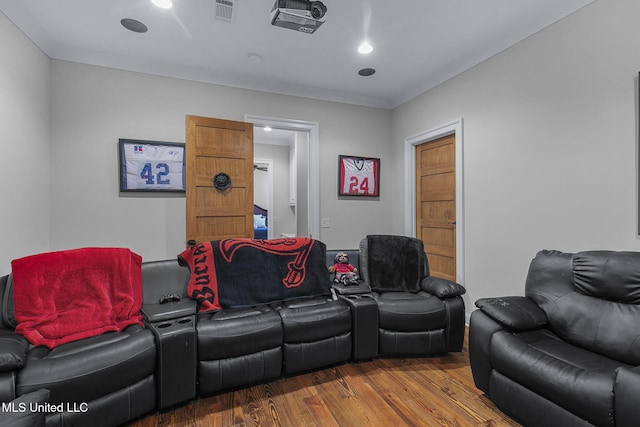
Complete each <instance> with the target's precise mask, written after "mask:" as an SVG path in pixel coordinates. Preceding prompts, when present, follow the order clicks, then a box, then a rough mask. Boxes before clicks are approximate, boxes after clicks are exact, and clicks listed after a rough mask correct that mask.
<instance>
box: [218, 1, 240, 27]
mask: <svg viewBox="0 0 640 427" xmlns="http://www.w3.org/2000/svg"><path fill="white" fill-rule="evenodd" d="M237 4H238V0H216V4H215V12H214V18H215V20H216V21H222V22H229V23H233V22H234V21H235V18H236V12H237V6H238V5H237Z"/></svg>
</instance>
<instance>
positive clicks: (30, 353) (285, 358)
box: [0, 236, 464, 426]
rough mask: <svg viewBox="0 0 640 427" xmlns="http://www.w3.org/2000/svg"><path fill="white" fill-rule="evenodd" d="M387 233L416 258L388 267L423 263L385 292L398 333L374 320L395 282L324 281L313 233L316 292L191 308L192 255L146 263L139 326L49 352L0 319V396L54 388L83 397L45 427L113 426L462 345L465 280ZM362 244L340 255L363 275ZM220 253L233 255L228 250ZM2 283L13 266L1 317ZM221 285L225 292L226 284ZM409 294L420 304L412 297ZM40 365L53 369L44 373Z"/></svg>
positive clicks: (195, 273)
mask: <svg viewBox="0 0 640 427" xmlns="http://www.w3.org/2000/svg"><path fill="white" fill-rule="evenodd" d="M365 240H366V239H365ZM374 240H375V238H374ZM391 240H393V241H394V242H395V243H394V244H396V245H398V244H400V245H401V246H402V245H403V244H409V245H411V246H412V247H413V248H416V247H417V248H419V250H418V253H417V254H414V255H410V254H409V253H408V252H406V251H405V252H403V251H400V252H398V254H397V255H396V256H395V257H390V262H392V263H393V264H394V265H395V268H399V267H402V261H401V259H400V258H401V257H402V256H407V257H410V256H417V257H418V258H419V259H420V261H419V263H418V264H416V265H417V266H418V268H419V269H420V271H419V274H418V275H417V276H415V279H416V280H417V281H418V283H416V284H414V285H413V287H412V289H411V290H409V289H407V286H408V285H407V284H406V283H405V284H402V289H398V291H397V292H398V296H399V299H398V300H394V299H393V298H391V300H392V301H394V302H393V303H392V305H391V306H389V305H388V306H389V307H396V308H397V307H400V308H402V307H408V308H409V311H410V312H409V313H406V314H405V315H403V314H402V313H399V314H398V316H397V318H395V320H394V318H393V315H391V320H392V322H391V323H395V324H396V326H398V328H399V330H400V331H392V332H389V330H390V329H389V328H390V327H389V325H387V326H384V327H383V324H382V322H380V321H379V319H380V318H382V317H385V316H386V317H387V318H389V316H390V313H391V312H390V311H387V312H386V313H385V312H384V308H383V307H382V306H383V305H384V304H381V303H380V294H381V293H389V295H391V294H392V293H393V292H394V291H393V290H392V289H393V283H386V284H384V285H381V286H382V288H383V289H382V288H381V289H378V291H375V286H373V287H374V291H375V292H372V291H371V286H370V284H369V283H368V282H365V281H360V283H359V284H358V285H349V286H340V285H336V286H335V287H334V288H332V283H331V281H330V278H329V273H328V271H327V265H329V264H332V263H333V257H334V256H335V253H336V251H326V249H325V246H324V244H323V243H322V242H318V241H315V248H318V249H319V251H320V252H319V253H320V255H321V256H322V262H321V265H320V264H319V263H316V264H314V265H313V266H307V267H306V268H310V269H313V270H314V272H313V274H316V275H317V277H318V278H321V279H318V280H319V281H320V282H319V284H320V285H321V287H320V288H321V291H320V292H318V289H319V288H318V287H315V288H313V289H314V290H313V291H312V292H310V293H309V294H305V293H304V291H301V292H302V293H300V294H298V295H296V296H295V297H291V298H284V299H283V298H280V299H278V298H276V299H274V300H270V301H262V302H261V303H255V304H238V305H237V306H233V307H226V306H225V307H220V308H218V309H215V310H209V311H198V307H199V305H198V304H200V303H199V302H196V300H194V299H192V298H190V293H189V291H190V290H191V291H192V292H193V288H192V287H190V286H192V285H194V280H195V281H196V282H197V281H198V280H200V281H201V282H200V283H204V282H202V280H203V277H202V275H201V274H200V273H201V272H202V271H203V270H202V264H199V262H200V261H201V260H200V259H197V260H196V263H195V264H194V263H191V264H189V262H186V263H184V264H186V266H185V265H180V264H181V263H179V262H178V260H176V259H173V260H164V261H152V262H144V263H142V267H141V272H142V287H143V300H142V310H141V312H142V314H143V316H144V320H145V327H141V326H139V325H133V326H129V327H128V328H127V329H125V330H123V331H122V332H107V333H105V334H101V335H98V336H96V337H91V338H86V339H81V340H78V341H74V342H71V343H68V344H64V345H62V346H60V347H57V348H56V349H54V350H52V351H47V350H45V349H43V348H41V347H39V346H33V345H30V344H29V343H28V342H27V341H26V340H25V339H24V338H23V337H22V336H20V335H18V334H16V333H15V332H14V331H13V325H14V323H7V322H5V321H4V320H3V323H2V324H1V325H0V326H1V328H0V401H2V402H10V401H11V400H12V399H16V398H19V399H20V398H23V399H24V398H27V397H28V396H29V395H30V394H33V393H38V392H40V391H42V390H51V391H50V395H49V396H48V398H47V402H48V403H50V404H59V403H64V404H65V405H66V404H68V403H71V404H74V403H83V405H82V407H80V408H78V409H79V410H77V411H73V409H74V408H71V409H72V411H67V410H66V407H65V408H63V409H64V410H62V411H60V412H57V411H56V412H55V413H47V414H46V421H47V425H58V424H64V425H65V426H68V425H92V426H93V425H95V426H98V425H104V426H111V425H119V424H121V423H124V422H126V421H128V420H132V419H135V418H137V417H139V416H141V415H143V414H145V413H150V412H154V411H157V410H160V411H162V410H167V409H169V408H171V407H173V406H175V405H178V404H183V403H186V402H188V401H190V400H192V399H195V398H197V397H198V396H201V395H210V394H214V393H218V392H220V391H223V390H230V389H235V388H238V387H243V386H247V385H251V384H255V383H259V382H265V381H269V380H272V379H274V378H278V377H281V376H286V375H295V374H297V373H300V372H305V371H309V370H314V369H318V368H322V367H326V366H331V365H335V364H339V363H344V362H348V361H352V360H363V359H371V358H375V357H378V356H403V355H407V354H411V355H413V356H430V355H440V354H443V353H446V352H447V351H460V350H461V349H462V337H463V336H464V323H463V322H462V323H461V321H460V319H464V305H463V304H462V299H461V296H460V295H462V294H463V293H464V288H463V287H462V286H460V285H458V284H455V283H452V282H447V281H440V280H437V279H435V278H429V277H428V264H427V262H426V256H425V255H424V250H423V249H422V246H421V244H418V246H415V244H416V242H415V239H409V238H404V237H400V236H393V237H391ZM212 243H216V242H212ZM281 243H282V242H280V243H279V244H281ZM289 243H291V242H287V244H289ZM216 244H217V243H216ZM212 246H213V245H212ZM241 246H252V244H244V243H242V244H241V245H240V246H238V247H241ZM220 248H222V246H220ZM229 248H232V246H228V247H227V249H229ZM236 249H237V247H235V246H233V250H234V251H236V252H233V254H234V255H233V256H235V258H234V260H233V262H241V258H242V256H243V255H242V253H241V252H240V251H241V249H237V250H236ZM280 249H281V248H280ZM396 249H397V246H396ZM363 250H364V251H365V253H364V254H363V253H362V250H351V251H347V252H348V253H349V255H350V257H351V262H352V263H353V264H355V265H356V266H358V268H359V270H360V272H361V273H364V275H365V276H366V275H368V274H369V272H370V269H369V267H368V260H367V253H366V250H367V245H366V242H365V244H364V246H363ZM401 254H402V255H401ZM223 256H228V257H229V259H231V257H232V256H231V252H226V253H223ZM286 256H287V257H289V258H287V260H288V261H287V262H289V261H290V263H289V264H285V265H286V266H287V267H286V268H285V270H286V269H288V270H289V273H292V272H293V273H295V274H293V276H291V277H289V276H287V277H288V279H287V280H289V279H291V280H293V281H296V280H297V276H296V274H297V273H298V272H299V271H298V270H297V269H296V268H294V267H299V265H298V264H296V262H297V261H298V260H299V258H298V257H297V255H294V254H291V253H288V254H286ZM394 258H395V259H394ZM251 259H253V258H251ZM182 261H184V259H182ZM192 261H193V260H192ZM291 263H293V264H291ZM216 267H217V268H218V273H219V274H223V273H221V271H220V265H216ZM243 268H244V267H243ZM270 268H271V266H269V265H264V264H263V265H262V266H261V267H260V270H258V271H257V272H256V274H267V272H268V271H269V269H270ZM308 273H309V272H308ZM237 274H238V275H239V276H240V277H244V278H245V279H246V278H247V277H249V276H247V275H248V274H250V272H247V271H245V270H243V269H240V270H239V271H238V272H237ZM425 276H426V277H425ZM403 280H404V279H403ZM10 281H11V276H10V275H9V276H4V277H2V278H0V297H2V301H3V308H2V313H3V318H5V317H6V318H10V317H11V315H12V313H13V308H12V307H13V305H12V297H11V287H10V286H7V285H10ZM373 282H375V280H374V281H373ZM196 284H198V283H196ZM399 285H400V283H399ZM278 286H279V287H281V286H282V284H281V283H280V284H279V285H278ZM207 289H209V287H207ZM218 291H219V297H220V301H222V300H223V299H224V298H223V297H224V295H222V293H223V292H222V290H220V289H219V290H218ZM261 291H262V290H261ZM412 295H413V296H412ZM437 295H439V296H437ZM191 296H198V297H201V298H208V299H209V300H210V301H213V296H212V295H211V294H208V293H207V292H205V291H203V290H202V289H200V290H199V291H198V295H195V294H194V295H191ZM227 296H228V295H227ZM236 297H237V296H236ZM242 297H244V296H242ZM412 298H414V299H418V300H419V301H421V302H420V303H418V304H414V303H412V301H411V300H412ZM402 301H404V302H402ZM402 319H405V320H402ZM406 324H411V325H412V326H410V327H409V329H412V330H410V331H403V329H406V328H407V326H406ZM429 331H431V332H429ZM389 333H391V334H396V335H398V337H402V340H401V341H402V342H403V344H402V345H401V346H400V348H399V350H402V351H398V352H397V353H396V354H393V353H390V352H389V350H388V349H387V350H385V351H384V352H380V349H381V348H384V347H380V345H381V344H380V343H381V342H382V341H383V340H385V339H386V338H385V336H388V335H389ZM431 343H435V345H432V344H431ZM54 352H57V353H56V354H53V353H54ZM12 357H13V358H12ZM32 360H33V361H37V360H43V362H42V363H43V364H42V365H38V364H37V363H36V364H33V365H32ZM127 361H128V362H127ZM63 362H64V365H62V364H61V363H63ZM34 363H35V362H34ZM38 363H40V362H38ZM126 363H128V364H126ZM120 366H122V367H121V368H120ZM44 367H49V368H50V369H49V370H43V369H44ZM59 367H60V368H59ZM83 367H87V368H88V369H85V368H83ZM32 369H39V371H38V372H41V373H43V376H42V377H41V380H40V381H39V382H38V383H37V385H36V383H33V384H31V383H23V382H22V379H23V378H31V377H32V376H30V375H29V373H30V371H31V370H32ZM34 372H35V371H34ZM29 392H32V393H29ZM25 393H26V394H25ZM45 397H46V396H45ZM45 397H43V395H42V394H41V395H38V396H36V398H39V399H43V398H45ZM123 399H126V400H123ZM6 405H8V403H7V404H6ZM111 406H113V407H111ZM6 407H9V406H6ZM109 411H114V412H109ZM3 415H10V414H1V413H0V422H1V421H2V416H3Z"/></svg>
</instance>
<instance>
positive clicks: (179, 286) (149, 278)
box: [142, 258, 190, 304]
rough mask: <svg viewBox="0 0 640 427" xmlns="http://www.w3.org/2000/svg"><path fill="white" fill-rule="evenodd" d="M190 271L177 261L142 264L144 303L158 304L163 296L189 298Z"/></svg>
mask: <svg viewBox="0 0 640 427" xmlns="http://www.w3.org/2000/svg"><path fill="white" fill-rule="evenodd" d="M189 276H190V273H189V269H188V268H187V267H183V266H181V265H180V264H178V260H177V259H175V258H174V259H169V260H164V261H147V262H143V263H142V295H143V299H142V303H143V304H157V303H159V301H160V298H162V296H163V295H171V294H178V295H180V297H181V298H182V299H186V298H188V295H187V282H188V281H189Z"/></svg>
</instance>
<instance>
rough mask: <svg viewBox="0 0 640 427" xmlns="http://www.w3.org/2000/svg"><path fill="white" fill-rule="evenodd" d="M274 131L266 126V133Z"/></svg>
mask: <svg viewBox="0 0 640 427" xmlns="http://www.w3.org/2000/svg"><path fill="white" fill-rule="evenodd" d="M272 130H273V129H272V128H271V126H265V127H264V131H265V132H271V131H272Z"/></svg>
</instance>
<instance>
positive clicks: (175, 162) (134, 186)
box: [119, 139, 185, 191]
mask: <svg viewBox="0 0 640 427" xmlns="http://www.w3.org/2000/svg"><path fill="white" fill-rule="evenodd" d="M119 144H120V191H184V189H185V185H184V144H177V143H168V142H166V143H165V142H150V141H139V140H123V139H121V140H120V142H119Z"/></svg>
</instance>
